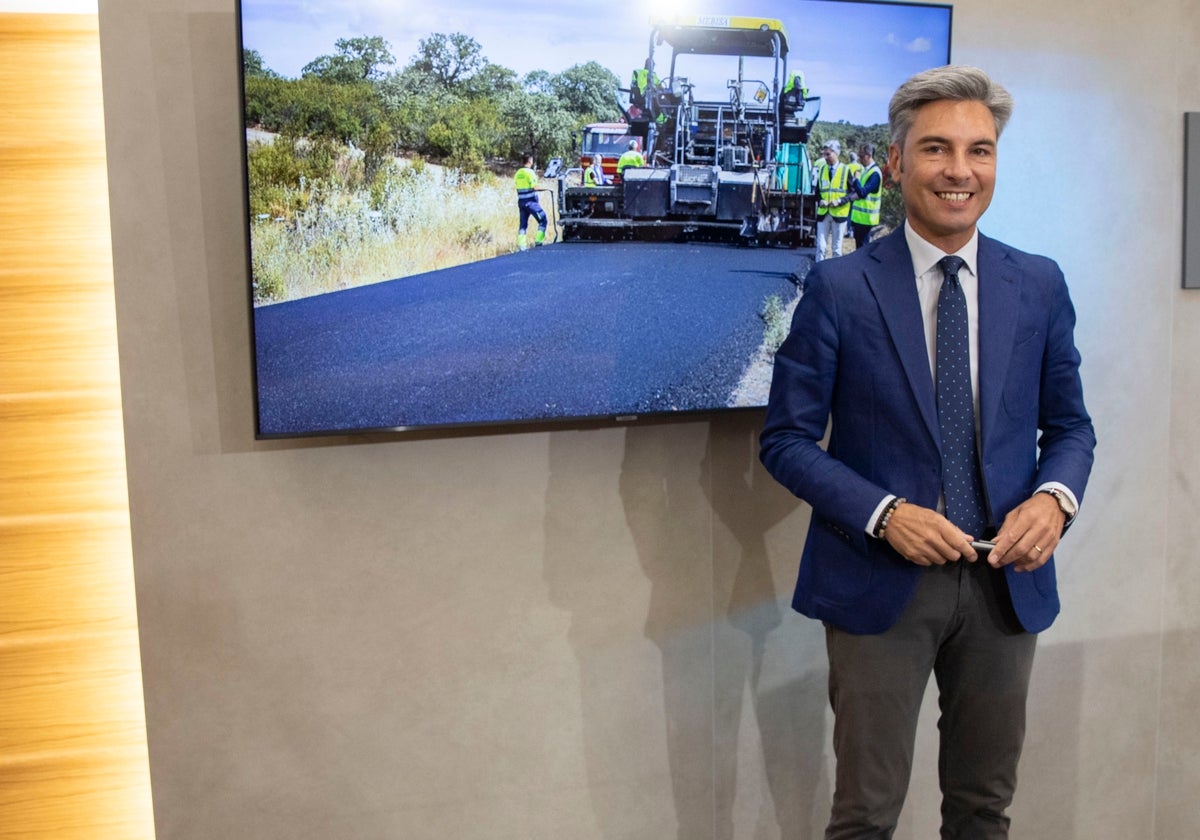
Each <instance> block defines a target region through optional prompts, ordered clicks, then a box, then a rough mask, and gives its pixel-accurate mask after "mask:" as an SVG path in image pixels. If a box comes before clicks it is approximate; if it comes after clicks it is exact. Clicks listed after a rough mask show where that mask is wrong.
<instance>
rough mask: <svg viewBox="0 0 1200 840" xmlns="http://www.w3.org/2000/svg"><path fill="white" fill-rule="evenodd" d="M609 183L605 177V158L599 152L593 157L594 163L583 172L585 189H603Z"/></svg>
mask: <svg viewBox="0 0 1200 840" xmlns="http://www.w3.org/2000/svg"><path fill="white" fill-rule="evenodd" d="M607 183H608V179H607V178H605V177H604V158H602V157H601V156H600V153H599V152H597V153H595V154H593V155H592V162H591V164H590V165H589V166H588V168H587V169H585V170H583V185H584V186H585V187H603V186H604V185H605V184H607Z"/></svg>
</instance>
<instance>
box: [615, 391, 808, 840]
mask: <svg viewBox="0 0 1200 840" xmlns="http://www.w3.org/2000/svg"><path fill="white" fill-rule="evenodd" d="M760 426H761V416H760V415H759V414H757V413H756V412H747V413H742V414H737V415H728V416H723V417H718V418H714V419H713V420H712V421H711V422H710V424H709V425H708V430H707V431H708V434H707V439H706V440H705V441H703V445H702V446H699V445H698V443H700V442H699V441H696V440H695V439H694V436H692V435H681V434H680V433H679V429H680V427H670V426H663V427H655V426H650V427H641V428H636V429H629V430H628V431H627V432H626V435H625V457H624V460H623V462H622V468H621V480H620V486H621V498H622V501H623V503H624V506H625V517H626V521H627V522H628V524H629V527H630V532H631V534H632V536H633V539H634V544H635V547H636V550H637V553H638V558H639V561H640V563H641V566H642V569H643V571H644V572H645V574H646V576H647V578H648V579H649V580H650V585H651V596H650V604H649V609H648V614H647V620H646V636H647V637H648V638H649V639H650V640H651V641H653V642H654V643H655V644H656V645H657V646H658V648H659V650H660V652H661V655H662V673H663V706H664V711H665V715H666V722H667V731H666V733H665V735H666V746H667V755H668V760H669V764H670V772H671V779H672V790H673V795H674V799H675V812H676V817H677V822H678V837H679V838H680V840H684V838H686V840H695V839H696V838H703V837H713V838H715V840H726V838H732V837H733V835H734V825H735V823H736V824H738V825H739V826H742V827H745V826H746V825H747V824H752V825H753V826H754V831H753V836H754V837H763V838H776V837H778V838H781V839H782V840H808V839H809V838H815V837H819V836H820V833H821V830H822V828H823V826H824V822H825V819H826V817H827V815H828V779H827V774H826V772H825V758H824V745H825V709H826V705H827V703H826V681H827V667H826V664H825V655H824V634H823V631H822V630H821V627H820V625H818V624H816V623H815V622H809V621H806V620H803V619H800V618H798V617H794V616H793V614H792V613H791V610H790V606H789V604H790V597H791V587H792V585H793V583H794V581H795V568H796V563H797V560H798V558H799V553H800V548H801V547H802V544H803V535H804V532H805V529H806V527H807V514H806V511H807V508H805V512H804V513H799V512H798V511H799V509H800V508H801V505H800V503H799V502H798V501H797V500H796V499H794V498H793V497H792V496H791V495H790V494H789V493H787V491H786V490H784V489H783V488H781V487H779V486H778V485H777V484H776V483H775V482H774V481H773V480H772V479H771V478H770V477H769V476H768V475H767V473H766V472H765V470H763V468H762V467H761V466H760V465H759V463H758V459H757V451H758V446H757V434H758V429H759V427H760ZM697 456H699V464H698V470H696V471H692V470H689V469H686V466H687V465H688V464H695V463H696V458H697ZM697 487H698V488H699V494H697ZM697 495H698V496H699V497H698V498H697ZM697 504H700V505H701V509H700V510H696V509H695V508H696V505H697ZM704 508H707V510H705V509H704ZM794 513H795V514H797V515H796V516H794V517H792V516H790V515H791V514H794ZM789 517H790V518H789ZM785 520H787V521H786V522H785ZM697 523H704V533H699V534H698V533H696V531H697ZM776 526H780V527H779V528H778V531H779V536H780V537H781V538H782V542H781V543H780V544H779V545H778V546H777V547H776V551H775V555H776V557H774V558H772V557H771V556H770V555H769V553H768V547H767V546H768V538H769V536H774V535H769V532H771V531H772V529H775V528H776ZM709 557H711V564H710V563H709V560H708V558H709ZM772 559H775V561H776V563H775V565H776V568H774V569H773V568H772V566H771V560H772ZM706 682H707V683H708V685H707V686H706V685H705V683H706ZM706 688H707V691H706ZM747 697H748V698H749V701H750V703H749V705H747V704H746V703H745V701H746V699H747Z"/></svg>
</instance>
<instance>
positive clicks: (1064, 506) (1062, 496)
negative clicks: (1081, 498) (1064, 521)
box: [1046, 489, 1075, 516]
mask: <svg viewBox="0 0 1200 840" xmlns="http://www.w3.org/2000/svg"><path fill="white" fill-rule="evenodd" d="M1046 492H1048V493H1049V494H1050V495H1051V496H1053V497H1054V501H1056V502H1058V509H1059V510H1061V511H1062V512H1063V513H1065V514H1066V515H1067V516H1074V515H1075V505H1073V504H1072V503H1071V497H1070V496H1068V495H1067V494H1066V493H1064V492H1063V491H1061V490H1057V489H1055V490H1048V491H1046Z"/></svg>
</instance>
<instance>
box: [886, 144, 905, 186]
mask: <svg viewBox="0 0 1200 840" xmlns="http://www.w3.org/2000/svg"><path fill="white" fill-rule="evenodd" d="M903 171H904V163H903V161H902V159H901V157H900V147H899V146H897V145H896V144H895V143H893V144H892V145H890V146H888V172H890V173H891V175H892V183H893V184H899V183H900V173H901V172H903Z"/></svg>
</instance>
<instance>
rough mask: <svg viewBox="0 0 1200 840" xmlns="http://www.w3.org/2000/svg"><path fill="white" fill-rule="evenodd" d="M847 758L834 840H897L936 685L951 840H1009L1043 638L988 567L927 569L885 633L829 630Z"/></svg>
mask: <svg viewBox="0 0 1200 840" xmlns="http://www.w3.org/2000/svg"><path fill="white" fill-rule="evenodd" d="M825 642H826V649H827V651H828V655H829V701H830V704H831V705H832V707H833V712H834V732H833V742H834V754H835V755H836V757H837V776H836V788H835V791H834V799H833V812H832V815H831V818H830V822H829V826H828V828H827V829H826V831H825V838H826V840H888V838H891V837H892V834H893V832H894V831H895V830H896V823H897V821H898V820H899V817H900V810H901V808H902V807H903V805H904V798H905V795H906V794H907V792H908V782H909V776H910V773H911V770H912V760H913V747H914V743H915V741H916V732H917V716H918V712H919V711H920V708H921V699H922V697H923V696H924V693H925V687H926V685H927V683H928V682H929V675H930V674H931V673H932V674H933V675H934V678H935V679H936V680H937V686H938V706H939V709H940V712H941V716H940V718H939V720H938V730H939V732H940V747H939V752H938V779H939V782H940V785H941V791H942V827H941V837H942V840H996V839H997V838H1006V837H1008V824H1009V819H1008V817H1007V816H1006V815H1005V811H1006V809H1007V808H1008V806H1009V805H1010V804H1011V802H1012V798H1013V794H1014V792H1015V791H1016V784H1017V760H1018V759H1019V758H1020V755H1021V744H1022V742H1023V740H1024V737H1025V699H1026V695H1027V694H1028V689H1029V675H1030V671H1031V670H1032V667H1033V654H1034V648H1035V646H1036V643H1037V636H1036V635H1034V634H1031V633H1026V632H1025V631H1024V630H1023V629H1022V628H1021V626H1020V624H1019V623H1018V621H1017V618H1016V615H1015V613H1014V612H1013V609H1012V604H1011V601H1010V599H1009V596H1008V588H1007V584H1006V582H1005V580H1004V573H1003V572H1001V571H999V570H996V569H992V568H991V567H989V566H988V565H987V564H986V563H984V562H983V561H982V560H981V561H979V562H977V563H967V562H966V561H958V562H955V563H948V564H946V565H945V566H931V567H929V568H927V569H924V570H922V577H921V581H920V583H919V585H918V587H917V591H916V594H915V595H914V596H913V599H912V601H911V602H910V603H909V604H908V606H907V608H906V609H905V611H904V614H903V615H902V616H901V617H900V620H899V621H898V622H897V623H896V624H895V625H893V626H892V627H891V628H890V629H889V630H887V631H886V632H884V633H880V634H876V635H853V634H851V633H847V632H845V631H842V630H839V629H837V628H834V627H830V626H829V625H826V634H825Z"/></svg>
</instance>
